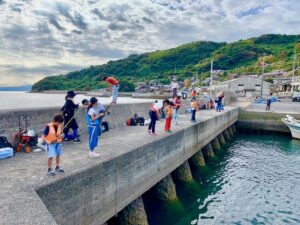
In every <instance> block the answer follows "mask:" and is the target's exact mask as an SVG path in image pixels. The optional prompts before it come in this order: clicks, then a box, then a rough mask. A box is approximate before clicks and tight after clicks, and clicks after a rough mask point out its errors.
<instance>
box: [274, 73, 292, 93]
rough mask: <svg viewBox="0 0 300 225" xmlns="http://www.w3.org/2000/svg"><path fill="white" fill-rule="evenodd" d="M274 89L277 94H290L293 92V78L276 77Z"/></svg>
mask: <svg viewBox="0 0 300 225" xmlns="http://www.w3.org/2000/svg"><path fill="white" fill-rule="evenodd" d="M274 87H275V90H276V91H277V92H290V91H291V90H292V78H291V77H276V78H274Z"/></svg>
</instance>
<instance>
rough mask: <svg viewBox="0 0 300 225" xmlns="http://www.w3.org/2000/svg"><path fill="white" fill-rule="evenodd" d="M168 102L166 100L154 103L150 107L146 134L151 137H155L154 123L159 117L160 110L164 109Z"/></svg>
mask: <svg viewBox="0 0 300 225" xmlns="http://www.w3.org/2000/svg"><path fill="white" fill-rule="evenodd" d="M169 102H170V101H169V100H168V99H166V100H164V101H156V102H155V103H153V104H152V105H151V107H150V111H149V116H150V124H149V127H148V133H149V134H152V135H157V134H156V132H155V126H156V121H157V120H158V119H159V117H160V112H159V111H160V110H161V109H162V108H163V107H164V105H168V104H169Z"/></svg>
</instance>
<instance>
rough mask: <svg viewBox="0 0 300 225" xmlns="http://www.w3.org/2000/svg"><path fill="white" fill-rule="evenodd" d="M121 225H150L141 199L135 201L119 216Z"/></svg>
mask: <svg viewBox="0 0 300 225" xmlns="http://www.w3.org/2000/svg"><path fill="white" fill-rule="evenodd" d="M118 222H119V224H120V225H148V220H147V214H146V211H145V208H144V203H143V200H142V198H141V197H139V198H137V199H136V200H134V201H133V202H132V203H130V205H128V206H127V207H126V208H124V209H123V210H122V211H121V212H120V213H119V215H118Z"/></svg>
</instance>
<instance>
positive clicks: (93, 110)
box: [88, 107, 97, 116]
mask: <svg viewBox="0 0 300 225" xmlns="http://www.w3.org/2000/svg"><path fill="white" fill-rule="evenodd" d="M88 115H89V116H92V115H95V116H96V115H97V113H96V110H95V108H93V107H92V108H90V109H89V111H88Z"/></svg>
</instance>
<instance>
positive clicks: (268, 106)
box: [266, 93, 273, 111]
mask: <svg viewBox="0 0 300 225" xmlns="http://www.w3.org/2000/svg"><path fill="white" fill-rule="evenodd" d="M272 95H273V93H271V94H270V96H269V97H268V98H267V107H266V111H270V110H271V103H272Z"/></svg>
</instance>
